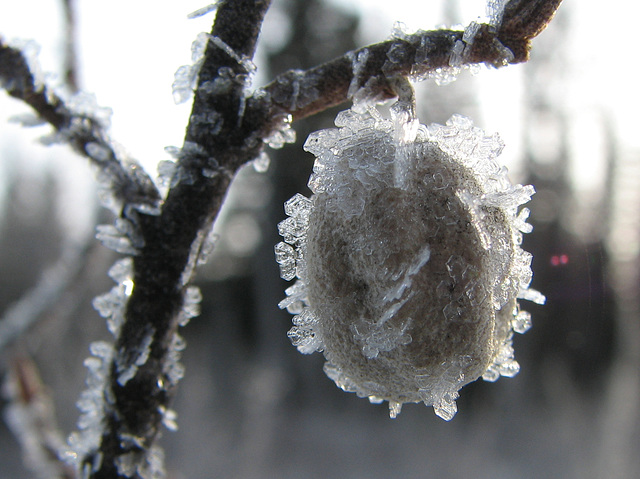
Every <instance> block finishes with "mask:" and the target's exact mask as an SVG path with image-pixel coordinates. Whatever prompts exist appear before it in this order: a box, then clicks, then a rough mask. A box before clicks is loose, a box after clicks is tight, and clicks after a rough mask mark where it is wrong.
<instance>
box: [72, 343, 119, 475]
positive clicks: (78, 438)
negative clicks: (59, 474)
mask: <svg viewBox="0 0 640 479" xmlns="http://www.w3.org/2000/svg"><path fill="white" fill-rule="evenodd" d="M89 350H90V352H91V356H90V357H88V358H87V359H86V360H85V362H84V364H85V366H86V367H87V369H88V371H89V372H88V375H87V380H86V383H87V389H85V390H84V391H83V392H82V394H81V395H80V399H79V400H78V403H77V406H78V409H80V412H81V415H80V418H79V419H78V428H79V429H80V431H79V432H74V433H73V434H71V436H70V437H69V447H70V450H69V451H68V453H67V454H66V456H65V457H66V458H67V459H68V460H69V462H70V463H71V464H73V465H74V466H76V467H77V466H78V465H79V462H80V461H81V460H82V459H83V458H85V457H87V456H89V455H90V454H94V457H96V459H99V457H98V456H99V455H98V454H96V452H97V450H98V447H99V445H100V441H101V438H102V432H103V424H102V423H103V421H104V416H105V407H106V405H108V404H112V403H113V398H112V397H111V392H110V388H109V387H108V379H109V373H110V367H111V360H112V358H113V354H114V351H113V345H112V344H109V343H107V342H104V341H95V342H93V343H91V345H90V346H89Z"/></svg>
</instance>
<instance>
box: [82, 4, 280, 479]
mask: <svg viewBox="0 0 640 479" xmlns="http://www.w3.org/2000/svg"><path fill="white" fill-rule="evenodd" d="M269 3H270V2H269V1H255V0H234V1H226V2H222V3H221V4H220V5H219V8H218V12H217V19H216V22H215V25H214V27H213V30H212V32H211V35H210V38H209V39H208V42H207V46H206V50H205V53H204V59H203V62H202V67H201V69H200V74H199V88H198V91H197V92H196V97H195V100H194V105H193V111H192V114H191V118H190V123H189V126H188V128H187V135H186V138H185V144H184V146H183V148H182V149H181V151H180V152H179V153H177V157H178V161H177V163H176V164H175V170H174V172H173V179H172V185H171V186H172V187H171V189H170V191H169V193H168V195H167V198H166V200H165V202H164V204H163V206H162V209H161V212H160V214H158V215H148V214H144V213H141V214H139V215H137V217H136V219H135V221H134V224H135V228H136V229H138V230H139V232H140V234H141V237H142V238H143V240H144V242H143V244H142V245H141V246H140V248H139V251H138V254H137V255H136V256H135V257H134V259H133V262H132V263H131V262H126V261H123V262H121V263H119V264H117V265H116V266H115V267H114V268H113V269H112V272H111V276H112V277H113V278H114V280H115V281H116V282H117V283H118V286H116V288H115V289H116V291H115V292H114V294H113V295H111V296H110V297H109V298H105V300H104V301H102V302H101V304H102V305H105V304H106V306H105V307H104V309H103V310H102V311H101V313H103V315H105V316H108V317H109V318H110V324H111V329H112V331H113V332H114V333H115V335H116V343H115V347H114V349H113V350H111V348H110V347H109V346H108V345H105V344H95V345H94V346H93V349H94V355H95V356H96V358H94V359H95V361H94V362H95V365H94V366H92V367H93V371H94V374H93V376H92V379H90V380H91V381H92V382H93V384H91V385H90V389H89V391H88V392H87V394H85V395H84V399H85V401H84V404H85V405H86V408H85V417H86V418H87V420H88V424H87V427H86V428H85V431H84V433H83V434H84V436H83V437H80V438H78V441H77V444H78V446H79V450H78V451H77V454H78V460H79V462H80V463H81V464H82V467H83V469H84V470H85V471H86V472H87V474H88V476H89V477H92V478H107V477H108V478H116V477H140V478H143V477H151V476H153V474H155V472H154V471H156V469H157V467H158V463H161V462H162V460H161V457H160V453H159V451H158V450H157V449H156V448H154V447H153V444H154V441H155V438H156V436H157V434H158V432H159V428H160V426H161V424H162V423H163V422H164V423H165V424H167V423H168V422H170V419H168V418H170V414H171V413H170V412H169V410H168V403H169V400H170V397H171V393H172V391H173V389H174V387H175V385H176V382H177V381H178V380H179V379H180V377H181V376H182V369H181V366H180V365H179V364H178V362H177V360H178V355H179V351H180V349H181V348H182V346H181V344H182V343H181V341H182V340H181V338H180V337H179V336H178V334H177V328H178V326H179V325H180V324H183V323H184V322H185V321H186V320H187V319H188V318H189V317H191V316H194V315H195V314H197V313H196V312H195V310H196V309H197V301H198V299H199V298H198V297H199V293H198V291H197V289H195V288H190V287H188V286H187V284H188V282H189V280H190V278H191V274H192V272H193V269H194V267H195V265H196V262H197V261H198V258H199V257H200V255H201V252H202V250H203V249H206V246H204V245H203V243H204V242H205V239H206V237H207V233H208V232H209V230H210V229H211V226H212V223H213V220H214V218H215V217H216V215H217V213H218V211H219V209H220V207H221V205H222V201H223V198H224V195H225V194H226V191H227V189H228V186H229V184H230V182H231V178H232V176H233V174H234V173H235V171H236V170H237V169H238V168H239V167H240V166H241V165H242V164H243V163H244V162H246V161H247V160H248V159H251V158H252V157H255V156H257V154H258V152H259V149H260V146H261V145H260V144H259V143H258V142H253V143H251V144H250V143H249V142H247V141H245V140H246V136H243V135H242V134H241V133H238V124H239V122H240V121H241V120H240V119H241V118H242V109H243V105H244V94H245V93H244V90H245V84H246V81H247V75H248V73H250V72H249V71H248V70H249V65H250V64H251V63H250V60H251V58H252V57H253V53H254V50H255V44H256V40H257V36H258V33H259V30H260V25H261V23H262V19H263V17H264V14H265V13H266V11H267V8H268V6H269ZM201 115H207V116H206V118H208V119H209V120H210V119H211V118H212V116H216V118H218V117H219V120H220V121H216V122H212V121H206V120H204V119H203V118H202V117H201ZM215 125H217V126H215ZM214 126H215V128H214ZM125 283H127V284H129V285H130V287H128V288H127V287H124V286H123V285H124V284H125ZM98 307H99V306H98ZM96 436H98V437H96ZM92 442H95V443H94V444H92ZM153 477H155V476H153Z"/></svg>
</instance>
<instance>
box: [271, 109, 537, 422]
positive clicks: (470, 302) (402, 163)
mask: <svg viewBox="0 0 640 479" xmlns="http://www.w3.org/2000/svg"><path fill="white" fill-rule="evenodd" d="M399 106H400V107H401V106H402V105H399ZM395 110H397V111H404V110H403V109H402V108H400V109H398V108H395ZM407 111H408V110H407ZM336 125H338V126H339V128H337V129H331V130H323V131H319V132H315V133H312V134H311V135H310V136H309V138H308V140H307V142H306V144H305V149H307V150H308V151H310V152H312V153H313V154H314V155H315V156H316V161H315V164H314V168H313V171H314V172H313V174H312V175H311V178H310V180H309V186H310V188H311V190H312V191H313V192H314V195H312V196H311V198H305V197H303V196H302V195H299V194H298V195H296V196H294V197H293V198H292V199H291V200H289V201H288V202H287V203H286V208H285V211H286V213H287V215H288V218H287V219H286V220H284V221H283V222H281V223H280V225H279V228H278V229H279V232H280V234H281V235H282V237H283V238H284V242H280V243H279V244H278V245H277V246H276V256H277V261H278V263H279V264H280V269H281V275H282V277H283V278H284V279H287V280H292V279H296V283H295V285H294V287H291V288H288V289H287V298H286V299H285V300H283V301H282V302H281V303H280V307H281V308H287V309H288V310H289V311H290V312H291V313H293V314H295V315H296V316H295V317H294V320H293V322H294V327H293V328H292V329H291V331H289V337H290V339H291V340H292V342H293V344H294V345H295V346H296V347H297V348H298V349H299V350H300V351H301V352H303V353H311V352H314V351H322V352H323V353H324V356H325V358H326V359H327V363H326V365H325V372H326V373H327V375H328V376H329V377H330V378H331V379H333V380H334V381H335V383H336V384H337V385H338V386H339V387H341V388H342V389H344V390H345V391H349V392H355V393H356V394H358V396H361V397H368V398H369V400H370V401H371V402H376V403H378V402H380V401H382V400H386V401H388V402H389V407H390V414H391V416H392V417H395V416H396V415H397V414H398V413H399V412H400V410H401V406H402V404H403V403H406V402H424V403H425V404H427V405H431V406H433V407H434V410H435V412H436V414H437V415H438V416H440V417H441V418H443V419H445V420H450V419H451V418H452V417H453V416H454V415H455V413H456V411H457V406H456V404H455V399H456V398H457V397H458V391H459V390H460V388H462V386H464V385H465V384H467V383H469V382H471V381H475V380H476V379H478V378H479V377H484V378H485V379H487V380H490V381H491V380H495V379H497V378H498V377H499V376H513V375H515V374H516V373H517V372H518V369H519V366H518V363H517V362H516V361H515V359H514V353H513V347H512V341H511V338H512V335H513V332H514V331H515V332H518V333H520V332H524V331H526V330H527V329H528V327H529V325H530V316H529V315H528V313H526V312H524V311H521V310H520V308H519V305H518V304H517V302H516V299H517V298H526V299H531V298H534V299H543V298H544V297H543V296H542V295H541V294H540V293H538V292H536V291H534V290H530V289H529V288H528V287H529V283H530V281H531V276H532V275H531V269H530V263H531V255H530V254H528V253H525V252H524V251H522V249H521V248H520V243H521V236H522V233H523V232H529V231H530V230H531V227H530V225H528V224H527V223H526V222H525V220H526V217H527V215H528V210H526V211H523V212H522V213H519V212H518V208H519V207H520V205H522V204H523V203H526V202H527V201H529V199H530V196H531V194H532V193H533V188H532V187H523V186H521V185H512V184H511V183H510V182H509V181H508V179H506V176H505V170H504V169H503V168H500V167H499V165H497V163H495V158H496V157H497V155H498V154H499V153H500V150H501V149H502V142H501V140H500V139H499V137H497V135H492V136H488V135H486V134H485V133H484V132H483V131H482V130H480V129H479V128H476V127H474V126H473V124H472V122H471V121H470V120H469V119H467V118H464V117H461V116H454V117H452V119H451V120H450V121H449V122H447V124H446V125H430V126H429V127H425V126H424V125H418V124H417V121H416V119H415V118H413V117H412V115H411V114H408V115H399V114H396V115H395V116H394V117H393V119H387V118H384V117H382V116H381V115H380V113H379V112H378V111H377V110H376V109H373V108H368V109H365V110H364V112H362V113H359V112H356V111H353V110H348V111H346V112H342V113H340V114H339V115H338V118H337V119H336Z"/></svg>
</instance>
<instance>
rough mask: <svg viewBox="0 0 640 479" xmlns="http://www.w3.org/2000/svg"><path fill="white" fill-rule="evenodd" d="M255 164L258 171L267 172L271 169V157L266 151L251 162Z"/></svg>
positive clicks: (254, 166) (254, 167)
mask: <svg viewBox="0 0 640 479" xmlns="http://www.w3.org/2000/svg"><path fill="white" fill-rule="evenodd" d="M251 164H252V165H253V169H254V170H256V171H257V172H258V173H265V172H266V171H267V170H268V169H269V165H270V164H271V159H270V158H269V155H268V154H267V152H266V151H263V152H262V153H260V155H259V156H258V157H257V158H256V159H255V160H253V161H252V162H251Z"/></svg>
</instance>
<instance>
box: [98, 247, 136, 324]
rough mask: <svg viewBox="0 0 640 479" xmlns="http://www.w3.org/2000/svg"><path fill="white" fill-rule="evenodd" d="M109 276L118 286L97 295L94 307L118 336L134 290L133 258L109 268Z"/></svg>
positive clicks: (124, 259)
mask: <svg viewBox="0 0 640 479" xmlns="http://www.w3.org/2000/svg"><path fill="white" fill-rule="evenodd" d="M109 276H110V277H111V279H113V281H115V283H116V286H114V287H113V288H111V290H110V291H109V292H108V293H105V294H102V295H100V296H96V297H95V299H94V300H93V307H94V308H95V309H96V310H97V311H98V313H99V314H100V316H102V317H103V318H106V319H107V327H108V329H109V331H110V332H111V334H113V335H114V336H117V335H118V333H119V331H120V328H121V326H122V324H123V323H124V308H125V305H126V301H127V298H128V297H129V296H131V293H132V292H133V287H134V284H133V261H132V260H131V258H123V259H121V260H118V261H116V263H115V264H114V265H113V266H112V267H111V269H110V270H109Z"/></svg>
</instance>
